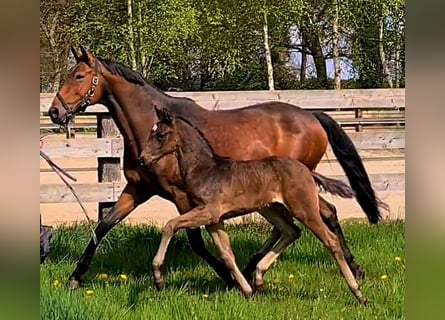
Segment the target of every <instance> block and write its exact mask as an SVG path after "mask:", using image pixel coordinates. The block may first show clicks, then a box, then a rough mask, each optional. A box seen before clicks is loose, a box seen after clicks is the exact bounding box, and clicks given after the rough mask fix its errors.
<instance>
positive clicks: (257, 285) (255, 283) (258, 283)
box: [252, 279, 264, 291]
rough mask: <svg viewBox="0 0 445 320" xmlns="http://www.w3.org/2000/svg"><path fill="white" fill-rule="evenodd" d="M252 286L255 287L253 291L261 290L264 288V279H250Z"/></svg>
mask: <svg viewBox="0 0 445 320" xmlns="http://www.w3.org/2000/svg"><path fill="white" fill-rule="evenodd" d="M252 287H253V288H255V291H261V290H263V288H264V281H263V280H262V279H261V280H259V279H256V281H252Z"/></svg>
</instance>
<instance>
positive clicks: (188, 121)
mask: <svg viewBox="0 0 445 320" xmlns="http://www.w3.org/2000/svg"><path fill="white" fill-rule="evenodd" d="M174 118H176V119H179V120H181V121H183V122H185V123H186V124H188V125H189V126H190V127H192V129H194V130H195V131H196V132H197V133H198V136H199V138H200V140H201V141H202V142H203V143H204V144H205V145H206V146H207V148H208V149H209V150H210V153H211V154H212V157H213V158H214V159H215V160H231V158H230V157H224V156H220V155H218V154H216V153H215V150H213V147H212V145H211V144H210V142H209V140H207V138H206V137H205V136H204V134H203V133H202V131H201V130H199V129H198V128H197V127H196V126H195V125H194V124H193V123H191V122H190V120H188V119H187V118H185V117H183V116H182V115H179V114H175V115H174Z"/></svg>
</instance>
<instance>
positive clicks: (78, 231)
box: [40, 222, 405, 320]
mask: <svg viewBox="0 0 445 320" xmlns="http://www.w3.org/2000/svg"><path fill="white" fill-rule="evenodd" d="M342 225H343V226H344V231H345V234H346V237H347V240H348V242H349V244H350V247H351V249H352V251H353V253H354V255H355V257H356V261H357V262H358V263H359V264H361V265H362V266H363V267H364V268H365V270H366V279H365V280H363V281H360V283H361V286H362V290H363V292H364V294H365V295H366V296H367V297H368V299H369V305H368V306H367V307H362V306H361V305H359V304H358V302H357V301H356V300H355V299H354V297H353V295H352V294H351V292H350V291H349V289H348V287H347V285H346V282H345V281H344V279H343V278H342V277H341V275H340V272H339V270H338V268H337V266H336V264H335V263H334V260H333V259H332V258H331V256H330V255H329V254H328V253H327V251H326V250H325V249H324V247H323V246H322V244H321V243H320V242H319V241H318V240H316V239H315V238H314V236H313V235H312V234H311V233H310V232H308V231H307V230H304V232H303V235H302V237H301V238H300V239H299V240H298V241H297V242H296V243H294V244H293V245H291V247H289V248H288V249H287V250H286V251H285V253H284V254H283V256H282V257H281V258H280V260H279V261H278V263H277V264H276V265H275V266H274V267H273V268H272V269H271V270H270V271H269V272H268V273H267V274H266V276H265V281H266V283H265V288H264V290H263V291H262V292H261V293H258V294H257V295H255V296H254V297H253V298H251V299H249V300H246V299H245V298H244V297H243V295H242V294H241V293H240V292H239V291H238V290H230V291H228V290H226V288H225V287H224V285H223V283H222V281H220V280H219V279H218V278H217V276H216V274H215V273H214V272H213V270H211V269H210V268H209V267H208V266H207V265H206V264H205V263H204V262H203V261H201V260H200V259H199V258H198V257H197V256H196V255H194V254H193V253H192V251H191V250H190V248H189V245H188V242H187V239H186V237H185V233H184V232H180V233H179V234H178V235H177V236H176V237H175V239H174V240H173V241H172V242H171V245H170V249H169V251H168V254H167V259H166V264H165V267H164V274H165V290H164V291H162V292H157V291H156V289H155V287H154V284H153V280H152V276H151V262H152V259H153V256H154V253H155V252H156V249H157V246H158V244H159V240H160V233H159V230H158V229H156V228H153V227H149V226H137V227H129V226H125V225H119V226H117V227H116V228H115V229H113V231H112V232H111V233H110V234H109V235H108V236H107V237H106V239H105V241H104V242H103V243H102V244H101V246H100V247H99V249H98V252H97V254H96V256H95V259H94V262H93V265H92V268H91V270H90V272H89V273H88V274H87V275H86V276H85V278H84V282H83V286H82V288H81V289H79V290H76V291H69V290H68V289H67V288H66V279H67V278H68V276H69V275H70V273H71V272H72V270H73V269H74V267H75V263H76V262H77V259H78V257H79V256H80V255H81V253H82V251H83V250H84V248H85V246H86V244H87V242H88V240H89V236H90V233H89V231H88V229H87V227H86V226H85V225H80V226H76V227H73V228H61V229H58V230H56V231H55V235H54V238H53V243H52V249H51V254H50V257H49V258H48V260H47V262H45V264H44V265H42V266H41V270H40V310H41V318H42V319H51V320H53V319H63V320H65V319H76V320H78V319H95V320H96V319H156V320H162V319H169V320H170V319H184V320H185V319H187V320H189V319H255V320H259V319H354V320H355V319H404V292H405V265H404V261H405V258H404V257H405V252H404V248H405V229H404V228H405V223H404V222H393V223H385V224H380V225H377V226H373V225H368V224H366V223H352V222H343V223H342ZM228 231H229V234H230V236H231V240H232V245H233V249H234V251H235V254H236V256H237V261H238V264H239V265H240V267H241V268H242V267H243V266H244V265H245V264H246V263H247V261H248V259H249V257H250V256H251V255H252V254H253V253H254V252H255V251H256V250H257V249H258V248H259V247H260V246H261V244H262V242H263V241H264V240H265V239H266V238H267V236H268V234H269V232H270V226H268V225H263V224H253V225H249V226H229V227H228ZM205 237H206V242H207V243H208V247H209V248H211V250H212V252H215V251H214V249H213V246H212V245H211V244H210V238H209V237H208V236H207V235H206V236H205Z"/></svg>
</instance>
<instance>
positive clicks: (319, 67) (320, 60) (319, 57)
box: [305, 32, 328, 88]
mask: <svg viewBox="0 0 445 320" xmlns="http://www.w3.org/2000/svg"><path fill="white" fill-rule="evenodd" d="M305 39H306V44H307V47H308V48H309V51H310V52H311V53H312V57H313V58H314V64H315V69H316V71H317V79H318V81H319V83H320V86H321V87H322V88H327V86H328V76H327V70H326V62H325V59H324V56H323V50H322V48H321V44H320V39H318V36H317V35H316V34H314V33H312V32H307V33H306V35H305Z"/></svg>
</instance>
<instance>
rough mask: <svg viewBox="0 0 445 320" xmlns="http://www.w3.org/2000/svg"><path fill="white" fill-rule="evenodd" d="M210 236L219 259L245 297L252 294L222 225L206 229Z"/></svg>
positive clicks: (214, 225) (218, 224)
mask: <svg viewBox="0 0 445 320" xmlns="http://www.w3.org/2000/svg"><path fill="white" fill-rule="evenodd" d="M207 230H208V231H209V233H210V235H211V236H212V238H213V242H214V243H215V247H216V248H217V249H218V252H219V254H220V257H221V259H222V260H223V261H224V263H225V265H226V267H227V268H228V269H229V270H230V271H231V273H232V275H233V277H234V278H235V280H236V281H237V282H238V284H239V285H240V287H241V290H242V291H243V293H244V295H245V296H250V295H251V294H252V287H251V286H250V285H249V283H248V282H247V280H246V278H244V276H243V274H242V273H241V271H240V270H239V268H238V266H237V264H236V261H235V255H234V254H233V251H232V248H231V247H230V240H229V236H228V234H227V232H226V231H225V230H224V224H222V223H216V224H213V225H210V226H208V227H207Z"/></svg>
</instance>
